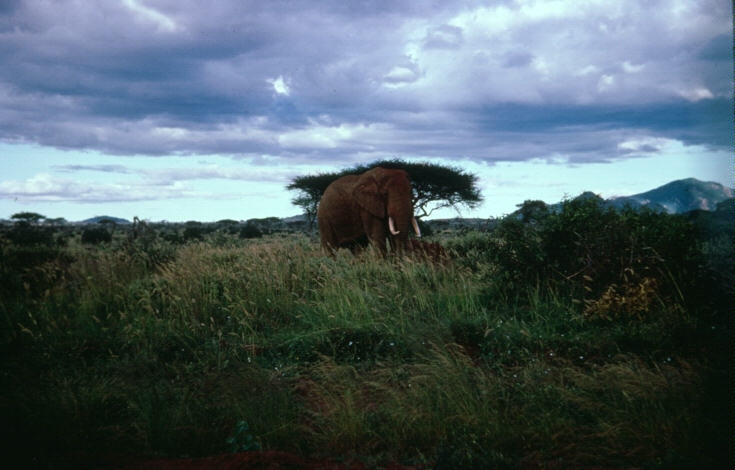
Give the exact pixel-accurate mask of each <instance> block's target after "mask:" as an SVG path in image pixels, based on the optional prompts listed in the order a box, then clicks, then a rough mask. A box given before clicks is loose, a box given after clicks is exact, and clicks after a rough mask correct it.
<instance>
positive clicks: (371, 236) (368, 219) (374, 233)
mask: <svg viewBox="0 0 735 470" xmlns="http://www.w3.org/2000/svg"><path fill="white" fill-rule="evenodd" d="M362 222H363V228H364V229H365V234H366V235H367V239H368V240H369V241H370V244H371V245H372V246H373V248H375V250H377V252H378V253H379V254H380V255H381V256H385V255H386V247H385V239H386V233H387V232H386V228H385V223H384V221H383V219H380V218H377V217H373V216H371V215H370V214H363V216H362Z"/></svg>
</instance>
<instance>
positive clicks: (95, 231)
mask: <svg viewBox="0 0 735 470" xmlns="http://www.w3.org/2000/svg"><path fill="white" fill-rule="evenodd" d="M111 241H112V234H111V233H110V232H108V231H107V229H105V228H104V227H87V228H85V229H84V231H83V232H82V243H86V244H88V245H99V244H100V243H109V242H111Z"/></svg>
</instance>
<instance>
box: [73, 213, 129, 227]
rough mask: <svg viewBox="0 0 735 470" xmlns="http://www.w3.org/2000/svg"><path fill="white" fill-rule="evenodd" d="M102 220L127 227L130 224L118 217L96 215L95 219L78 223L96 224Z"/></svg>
mask: <svg viewBox="0 0 735 470" xmlns="http://www.w3.org/2000/svg"><path fill="white" fill-rule="evenodd" d="M103 220H110V221H112V222H115V223H116V224H118V225H127V224H130V223H131V222H130V221H129V220H127V219H121V218H119V217H111V216H109V215H98V216H97V217H92V218H90V219H86V220H82V221H81V222H79V223H80V224H98V223H100V221H103Z"/></svg>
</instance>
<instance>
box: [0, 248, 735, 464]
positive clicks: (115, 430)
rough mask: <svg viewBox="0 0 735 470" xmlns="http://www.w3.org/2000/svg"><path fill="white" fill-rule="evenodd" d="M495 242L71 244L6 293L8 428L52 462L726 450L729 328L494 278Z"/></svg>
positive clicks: (661, 460)
mask: <svg viewBox="0 0 735 470" xmlns="http://www.w3.org/2000/svg"><path fill="white" fill-rule="evenodd" d="M220 238H221V237H220ZM498 243H500V242H499V241H498V240H495V241H492V242H488V241H487V238H486V237H485V236H480V235H469V236H465V238H464V239H462V238H457V239H455V240H454V241H452V242H450V243H449V245H450V246H451V247H452V248H454V249H455V259H454V261H452V262H451V263H449V264H447V265H437V264H432V263H428V262H423V261H417V260H413V259H391V258H389V259H381V258H377V257H375V256H373V255H372V254H371V253H370V252H367V253H364V254H362V255H360V256H352V255H351V254H349V253H346V252H340V253H338V254H337V256H336V257H334V258H330V257H327V256H325V255H324V254H323V253H322V252H321V251H320V249H319V248H318V245H317V244H316V243H315V242H312V241H310V240H309V239H307V238H305V237H302V236H292V237H289V238H283V237H271V238H265V239H259V240H247V241H243V240H240V241H237V240H231V241H228V242H226V243H225V242H223V241H222V240H220V239H218V240H217V242H216V243H210V242H207V241H204V242H197V243H192V244H186V245H165V244H163V245H161V244H159V245H155V246H147V247H135V246H132V247H131V246H125V245H120V246H118V247H116V248H115V247H113V248H106V249H105V248H81V247H77V246H71V247H68V248H66V249H65V257H63V259H62V258H61V257H57V258H54V257H51V258H48V257H47V258H44V259H43V260H40V261H39V263H38V264H36V265H35V266H33V267H30V268H29V269H28V270H27V271H24V273H23V274H22V279H21V280H20V281H18V283H16V284H17V285H18V286H19V287H18V289H16V290H15V291H13V293H12V294H13V295H12V297H6V298H5V299H3V307H2V312H3V313H4V315H5V321H4V325H5V331H4V334H3V343H2V348H3V356H2V369H3V374H2V377H1V381H2V382H1V385H2V390H3V392H4V393H3V394H2V398H0V413H1V414H2V418H3V419H2V420H3V422H4V423H5V429H4V431H3V436H0V438H2V440H3V442H4V443H5V444H9V449H8V452H9V453H10V454H11V455H15V456H16V458H18V459H20V461H21V462H25V463H27V456H28V455H36V456H41V457H36V458H40V459H41V461H42V462H43V463H44V464H48V465H53V464H54V462H58V461H59V459H63V458H65V459H68V458H72V457H73V458H75V459H77V460H81V461H94V460H95V459H100V458H102V457H103V456H104V455H107V454H110V453H116V452H120V453H129V454H137V455H165V456H183V455H188V456H195V455H207V454H211V453H217V452H224V451H226V450H227V448H228V446H227V444H226V442H227V438H228V437H229V436H231V435H232V433H233V430H234V429H235V426H236V423H238V422H241V421H245V422H246V423H247V424H248V429H249V432H251V433H252V438H253V440H254V441H255V442H257V444H258V445H259V446H260V447H261V448H264V449H278V450H287V451H293V452H301V453H308V454H317V455H329V456H347V455H353V456H354V455H357V456H358V457H360V458H362V459H364V460H365V461H368V462H378V461H380V460H381V459H391V460H398V461H403V462H407V463H410V462H414V463H424V464H428V465H434V464H436V465H438V466H441V468H492V467H503V466H505V467H515V466H526V467H529V468H535V467H539V468H541V467H559V468H563V467H568V466H572V467H579V466H600V465H606V466H646V467H651V468H655V467H667V466H669V465H679V466H686V465H694V464H698V463H701V462H704V463H707V464H710V465H714V466H717V465H718V464H719V463H721V462H722V459H723V458H724V455H725V454H724V449H725V448H726V446H725V442H726V441H725V440H723V439H719V440H718V439H714V440H712V439H705V438H704V437H703V436H704V435H705V433H707V434H711V433H712V432H713V431H714V432H716V433H718V435H720V436H722V435H727V433H728V431H729V421H728V415H727V413H726V412H725V410H722V412H721V413H716V412H713V411H714V410H716V409H717V406H722V407H726V406H729V405H728V402H727V398H726V396H724V395H723V394H722V393H721V391H719V390H720V387H722V384H723V382H724V381H726V378H727V374H726V373H725V370H726V362H725V359H723V358H724V355H723V354H722V351H721V347H722V346H723V345H724V344H726V343H725V342H726V339H727V337H728V334H729V333H728V332H729V331H730V330H729V326H728V325H727V324H723V323H712V320H711V319H710V318H709V317H707V320H706V321H705V320H702V321H692V320H691V318H692V317H696V315H695V314H696V312H688V313H689V315H681V314H680V309H681V308H682V307H681V305H678V304H677V305H672V304H669V303H666V302H662V303H658V304H651V305H650V306H648V308H649V310H650V311H649V312H647V314H646V315H645V316H642V317H640V318H633V319H627V320H620V319H618V320H616V321H610V320H606V319H604V318H602V317H599V316H598V317H591V316H590V315H586V314H585V313H584V305H580V304H579V303H575V302H574V301H573V300H574V299H573V297H572V296H571V295H568V294H567V293H565V292H564V291H563V289H555V288H554V287H553V286H551V285H549V284H544V283H541V282H539V283H536V284H523V285H517V284H516V285H513V286H510V285H508V286H506V287H508V288H504V286H503V283H509V282H511V281H510V280H509V278H508V277H506V276H505V273H504V272H502V270H499V265H498V264H497V263H496V261H494V260H493V259H492V258H491V257H488V256H487V253H486V252H485V251H483V250H484V249H483V248H482V245H483V244H485V245H487V246H490V245H492V246H494V247H497V246H498ZM6 249H7V248H6ZM6 253H7V251H6ZM18 275H20V274H18ZM19 279H20V278H19ZM33 282H38V283H39V286H41V285H42V286H43V289H42V290H38V289H36V288H34V287H31V286H30V284H29V283H33ZM23 283H25V284H28V285H29V287H23V285H24V284H23ZM511 287H512V288H511ZM39 292H40V295H39ZM672 312H673V313H672ZM707 322H709V323H707ZM11 429H12V430H11ZM23 452H28V453H30V454H23Z"/></svg>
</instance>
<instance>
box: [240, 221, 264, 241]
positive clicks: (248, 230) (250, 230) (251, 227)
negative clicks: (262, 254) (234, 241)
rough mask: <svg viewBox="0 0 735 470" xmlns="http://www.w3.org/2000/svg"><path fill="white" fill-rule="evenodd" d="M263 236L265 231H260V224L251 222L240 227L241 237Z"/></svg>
mask: <svg viewBox="0 0 735 470" xmlns="http://www.w3.org/2000/svg"><path fill="white" fill-rule="evenodd" d="M262 236H263V232H261V231H260V229H259V228H258V226H257V225H255V224H252V223H250V222H248V223H247V224H245V226H244V227H243V228H242V229H240V238H260V237H262Z"/></svg>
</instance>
